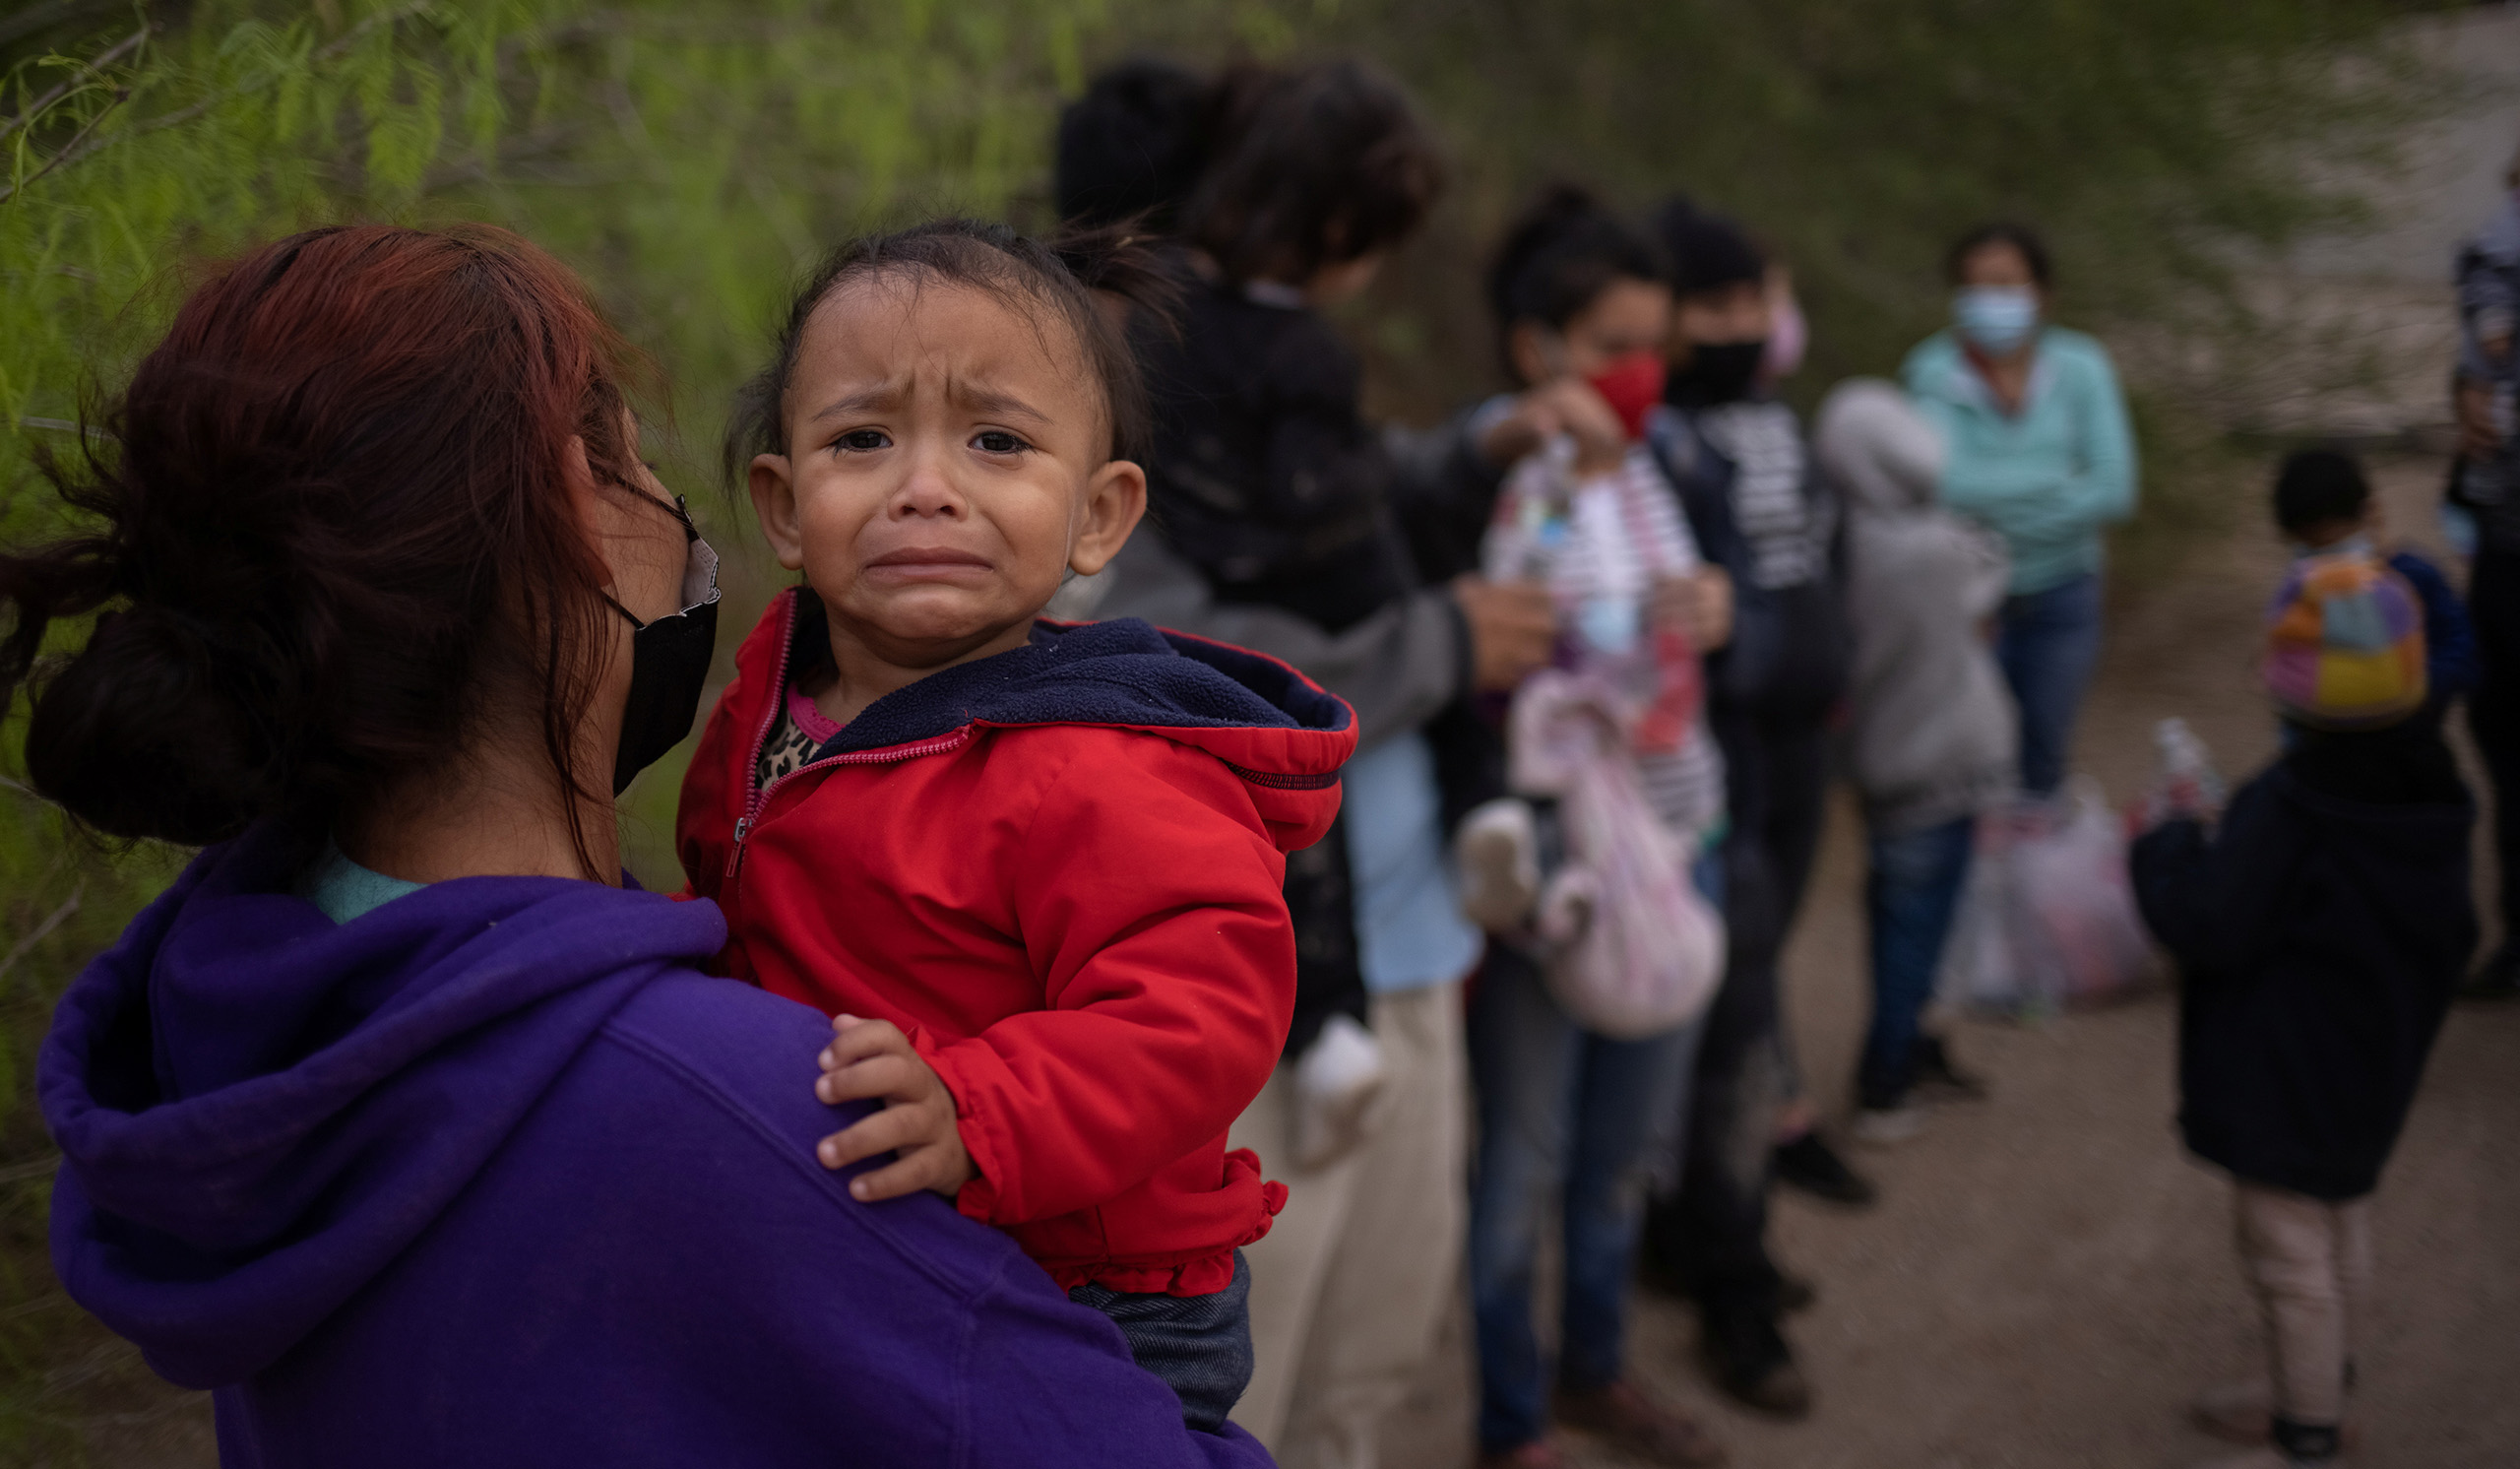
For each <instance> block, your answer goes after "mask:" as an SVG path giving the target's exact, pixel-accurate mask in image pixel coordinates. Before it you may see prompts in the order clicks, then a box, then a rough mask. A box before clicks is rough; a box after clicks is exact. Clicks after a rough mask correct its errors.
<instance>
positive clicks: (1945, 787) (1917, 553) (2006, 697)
mask: <svg viewBox="0 0 2520 1469" xmlns="http://www.w3.org/2000/svg"><path fill="white" fill-rule="evenodd" d="M1813 441H1814V448H1815V451H1816V454H1817V458H1818V460H1819V465H1820V471H1821V473H1822V474H1824V475H1826V476H1827V477H1828V479H1829V480H1830V482H1831V483H1832V484H1834V485H1835V486H1836V488H1837V490H1838V492H1839V495H1840V496H1841V498H1842V500H1843V502H1844V504H1845V505H1846V507H1847V539H1846V557H1847V577H1846V609H1847V621H1848V624H1849V625H1850V626H1851V627H1852V628H1853V629H1854V633H1855V676H1854V683H1853V686H1852V688H1851V689H1850V691H1849V699H1848V703H1849V714H1850V718H1849V720H1848V722H1847V729H1846V752H1845V753H1846V763H1847V768H1848V770H1849V771H1850V773H1851V774H1852V775H1853V777H1854V779H1855V785H1856V790H1857V792H1858V793H1859V795H1860V796H1861V798H1862V799H1863V807H1864V816H1865V819H1866V820H1867V821H1868V822H1869V823H1870V824H1871V826H1872V829H1873V831H1874V832H1875V833H1876V834H1879V835H1896V834H1898V833H1901V832H1909V831H1916V830H1919V829H1922V828H1923V827H1927V826H1934V825H1939V824H1941V823H1942V822H1945V821H1950V820H1954V819H1956V818H1958V817H1962V816H1968V815H1972V814H1975V813H1976V812H1978V811H1980V810H1982V809H1984V808H1985V806H1987V805H1988V804H1989V803H1991V802H1992V801H1994V800H1996V799H1999V798H2002V797H2003V796H2005V795H2006V794H2008V793H2009V792H2011V791H2012V790H2013V788H2014V787H2015V785H2016V784H2017V783H2018V782H2017V771H2018V766H2017V759H2018V756H2017V740H2018V737H2019V736H2018V733H2017V723H2016V722H2017V718H2018V717H2017V715H2016V713H2015V711H2014V708H2013V703H2012V697H2011V695H2010V694H2009V693H2008V692H2006V690H2005V688H2004V681H2003V674H2002V672H2001V671H1999V670H1998V669H1997V668H1996V666H1995V659H1994V654H1993V652H1992V650H1990V649H1989V648H1988V647H1987V644H1986V641H1985V635H1984V633H1983V631H1982V625H1983V623H1984V621H1985V618H1986V617H1987V615H1988V614H1990V613H1991V612H1993V611H1994V609H1995V608H1996V607H1997V606H1998V605H2000V604H2001V603H2002V601H2003V598H2004V588H2005V584H2006V580H2007V569H2008V568H2007V567H2006V564H2005V558H2004V550H2003V543H2002V542H2000V541H1998V540H1996V539H1995V538H1994V537H1993V536H1992V535H1991V534H1989V533H1988V532H1986V531H1985V530H1983V529H1981V528H1979V527H1977V526H1974V525H1971V524H1970V523H1968V522H1966V521H1964V520H1962V519H1961V518H1960V517H1958V516H1956V515H1954V514H1952V513H1951V512H1950V511H1948V510H1945V509H1943V508H1942V507H1941V506H1939V505H1937V504H1935V503H1934V499H1933V495H1934V486H1935V485H1936V484H1937V483H1938V482H1940V480H1941V478H1942V466H1943V452H1944V451H1943V445H1942V442H1941V439H1940V438H1939V437H1938V436H1937V435H1936V434H1935V432H1934V429H1933V426H1932V425H1931V424H1929V423H1927V422H1926V421H1925V420H1924V419H1923V418H1922V417H1921V416H1920V415H1918V414H1917V412H1916V410H1915V409H1914V408H1912V407H1910V405H1909V403H1908V398H1907V395H1906V394H1905V393H1902V392H1901V391H1900V390H1899V389H1898V388H1897V387H1895V386H1893V385H1892V384H1890V383H1887V382H1884V381H1881V380H1880V379H1878V378H1855V379H1851V380H1849V381H1847V382H1844V383H1841V384H1839V385H1838V386H1837V387H1836V388H1835V389H1834V390H1832V391H1831V392H1830V394H1829V397H1828V401H1827V402H1826V403H1824V404H1822V405H1821V408H1820V417H1819V428H1818V431H1817V432H1816V433H1815V434H1814V435H1813Z"/></svg>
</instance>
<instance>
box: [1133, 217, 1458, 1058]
mask: <svg viewBox="0 0 2520 1469" xmlns="http://www.w3.org/2000/svg"><path fill="white" fill-rule="evenodd" d="M1183 276H1184V289H1183V294H1182V298H1181V306H1180V311H1179V316H1178V320H1177V324H1176V325H1175V327H1174V328H1173V329H1172V330H1165V329H1163V328H1161V327H1159V326H1156V325H1153V324H1151V323H1150V324H1142V326H1141V330H1140V333H1139V336H1138V342H1137V345H1138V349H1139V351H1140V354H1141V357H1142V359H1143V361H1144V362H1145V365H1146V370H1147V385H1148V391H1149V395H1150V397H1151V398H1152V399H1153V402H1154V407H1155V442H1154V444H1153V446H1152V452H1151V453H1150V454H1149V455H1148V456H1147V465H1146V470H1147V503H1148V511H1149V519H1150V520H1151V521H1152V522H1153V531H1154V533H1155V534H1156V535H1158V536H1160V537H1161V538H1162V539H1163V542H1164V543H1165V548H1166V550H1168V551H1169V552H1170V557H1168V558H1167V559H1172V560H1177V561H1178V562H1180V563H1185V564H1186V565H1187V566H1189V567H1190V568H1191V569H1192V570H1193V571H1195V572H1196V574H1197V576H1198V577H1199V579H1200V580H1201V581H1203V582H1204V583H1205V584H1206V590H1207V591H1208V593H1209V594H1210V595H1211V596H1212V597H1213V599H1214V601H1215V603H1218V604H1229V605H1239V606H1243V607H1269V608H1275V609H1278V610H1280V611H1284V612H1289V613H1292V614H1293V615H1295V616H1297V617H1299V618H1302V619H1304V620H1305V621H1306V622H1309V623H1311V624H1313V625H1315V626H1317V627H1318V628H1320V629H1321V630H1322V631H1324V632H1325V633H1328V634H1331V635H1333V636H1334V637H1335V636H1336V635H1339V634H1343V633H1346V632H1348V631H1350V630H1351V629H1355V631H1356V632H1357V634H1358V635H1359V636H1362V635H1364V633H1365V631H1366V625H1367V623H1368V619H1375V618H1377V617H1387V616H1389V615H1390V614H1391V613H1392V612H1393V611H1394V610H1400V611H1401V612H1402V613H1403V616H1402V618H1401V621H1402V622H1404V623H1406V624H1408V626H1411V627H1418V628H1420V629H1421V630H1424V631H1427V632H1430V633H1431V634H1432V636H1431V637H1428V636H1418V635H1409V636H1402V637H1396V638H1394V639H1392V640H1388V641H1387V640H1384V639H1381V638H1379V637H1377V638H1375V639H1374V641H1375V642H1376V643H1377V644H1378V645H1381V646H1384V647H1385V648H1386V649H1387V651H1394V652H1403V651H1405V652H1407V653H1409V654H1410V655H1412V656H1413V658H1415V659H1417V660H1418V661H1419V662H1422V661H1424V658H1425V656H1426V655H1428V654H1430V653H1433V652H1435V651H1436V649H1435V648H1434V647H1433V646H1432V644H1434V643H1438V642H1439V643H1440V644H1441V645H1442V647H1441V652H1442V657H1443V659H1444V662H1445V665H1446V666H1445V667H1444V668H1443V669H1442V670H1441V671H1440V673H1439V674H1438V676H1439V677H1440V678H1441V679H1442V680H1444V681H1446V682H1448V683H1450V684H1451V685H1453V686H1455V687H1456V688H1458V687H1461V686H1466V685H1467V684H1468V682H1469V669H1468V667H1467V665H1468V655H1469V638H1468V634H1467V632H1466V630H1464V629H1463V628H1462V627H1461V625H1460V620H1461V619H1460V614H1459V611H1458V609H1457V608H1454V607H1452V604H1451V602H1450V600H1449V599H1448V598H1443V597H1442V596H1441V595H1440V594H1430V593H1426V592H1424V591H1423V589H1422V588H1421V586H1420V583H1419V581H1418V576H1417V574H1416V572H1415V569H1414V568H1413V566H1412V565H1411V556H1410V543H1409V539H1408V537H1407V535H1406V534H1405V533H1404V532H1403V530H1402V528H1401V523H1400V511H1401V509H1402V507H1403V504H1404V502H1407V503H1413V504H1414V503H1417V502H1418V501H1422V500H1424V499H1426V498H1427V497H1428V496H1435V497H1438V498H1440V497H1441V496H1442V495H1444V494H1446V493H1448V492H1449V485H1450V484H1451V482H1452V481H1453V480H1454V479H1457V478H1459V477H1461V476H1462V475H1464V474H1465V473H1469V472H1470V471H1467V470H1465V468H1464V466H1465V462H1466V459H1475V457H1476V456H1475V455H1474V454H1470V453H1469V451H1467V450H1466V449H1465V448H1464V447H1463V445H1462V444H1461V443H1458V442H1456V440H1458V439H1459V438H1460V435H1459V434H1457V433H1456V434H1453V435H1450V436H1444V435H1435V436H1429V437H1427V438H1426V439H1425V440H1424V441H1423V442H1422V443H1419V444H1418V445H1417V446H1416V451H1415V452H1413V453H1412V454H1411V456H1410V461H1411V462H1410V464H1409V465H1407V466H1402V465H1397V464H1395V462H1394V459H1393V457H1392V454H1391V452H1390V449H1389V448H1388V447H1387V445H1386V443H1385V441H1384V438H1383V436H1382V435H1381V434H1378V433H1377V432H1375V431H1374V429H1373V428H1372V427H1371V426H1370V425H1368V424H1367V423H1366V422H1365V420H1364V415H1363V413H1362V411H1361V406H1360V399H1361V395H1362V373H1361V369H1360V368H1359V366H1358V364H1357V361H1356V357H1355V353H1354V352H1352V351H1349V349H1348V346H1347V344H1346V343H1345V342H1343V341H1341V340H1340V338H1339V335H1338V333H1337V332H1336V331H1334V330H1333V329H1332V328H1331V326H1330V324H1329V323H1328V322H1327V321H1325V320H1323V319H1322V318H1321V317H1320V316H1319V315H1318V314H1316V313H1314V312H1312V311H1309V310H1304V309H1300V308H1293V307H1288V306H1281V305H1273V304H1270V303H1267V302H1263V301H1258V300H1254V299H1252V298H1251V296H1250V295H1249V294H1248V293H1246V292H1245V291H1243V290H1241V289H1239V288H1238V287H1234V286H1232V285H1230V284H1228V283H1224V282H1217V281H1210V280H1206V279H1203V278H1201V277H1199V276H1198V275H1196V274H1195V273H1194V272H1192V271H1191V270H1190V269H1189V268H1188V266H1187V263H1186V261H1185V262H1184V263H1183ZM1491 478H1492V477H1491ZM1420 480H1423V481H1425V482H1424V483H1423V484H1422V485H1420V484H1419V483H1418V481H1420ZM1412 487H1415V490H1416V493H1415V495H1414V497H1413V494H1412V493H1411V488H1412ZM1487 492H1488V495H1489V497H1490V499H1491V500H1492V498H1493V494H1494V488H1493V484H1492V483H1490V484H1489V486H1488V491H1487ZM1140 534H1141V535H1145V534H1147V533H1146V532H1143V531H1142V532H1140ZM1125 554H1126V553H1125V552H1124V555H1125ZM1137 559H1138V560H1139V562H1140V563H1141V564H1143V563H1144V560H1145V558H1144V555H1143V553H1142V554H1141V555H1140V556H1139V557H1138V558H1137ZM1127 595H1128V594H1127V592H1126V589H1125V588H1124V589H1123V592H1122V594H1121V597H1122V606H1123V607H1124V608H1125V609H1128V610H1133V611H1136V610H1142V611H1148V612H1156V613H1157V615H1161V613H1160V612H1157V609H1155V608H1152V607H1135V606H1131V605H1129V604H1128V603H1127V601H1126V599H1127ZM1430 599H1431V600H1433V601H1435V602H1437V603H1439V604H1440V606H1441V607H1442V609H1443V611H1442V613H1441V614H1439V615H1436V616H1434V617H1432V618H1430V617H1428V616H1425V615H1418V613H1422V612H1424V611H1425V610H1426V609H1425V608H1424V607H1422V606H1420V607H1414V608H1413V607H1409V606H1408V605H1410V604H1422V603H1424V602H1426V601H1428V600H1430ZM1430 620H1431V621H1433V622H1435V623H1438V624H1440V625H1439V626H1435V627H1432V628H1427V626H1426V624H1428V623H1429V621H1430ZM1198 630H1201V631H1209V632H1226V631H1228V630H1227V629H1223V628H1213V627H1211V628H1203V629H1198ZM1396 631H1398V632H1404V633H1405V632H1406V631H1407V628H1406V627H1403V628H1398V629H1396ZM1296 662H1297V664H1298V667H1301V666H1302V660H1301V659H1300V658H1298V659H1297V660H1296ZM1306 671H1308V672H1309V671H1315V670H1310V669H1307V670H1306ZM1384 672H1385V674H1386V676H1385V677H1384V679H1383V682H1384V683H1386V684H1390V683H1405V684H1411V685H1415V684H1417V683H1418V682H1420V681H1421V680H1423V679H1424V678H1425V676H1426V672H1427V671H1425V670H1423V669H1407V670H1398V671H1389V670H1386V671H1384ZM1451 702H1452V705H1454V706H1458V705H1459V704H1460V702H1461V700H1460V698H1459V696H1458V695H1456V696H1455V697H1454V698H1453V699H1452V701H1451ZM1454 717H1455V716H1454V715H1453V714H1452V713H1451V712H1450V711H1449V710H1448V711H1447V713H1446V714H1445V715H1443V716H1439V719H1443V720H1450V719H1452V718H1454ZM1419 718H1421V719H1422V718H1423V716H1420V717H1419ZM1443 744H1444V741H1442V740H1441V739H1439V740H1438V745H1439V747H1441V746H1442V745H1443ZM1286 898H1287V910H1288V913H1289V915H1290V916H1291V917H1292V920H1293V924H1294V930H1295V1012H1294V1020H1293V1024H1292V1027H1291V1028H1290V1031H1289V1034H1288V1038H1287V1054H1289V1055H1294V1054H1300V1053H1301V1052H1303V1051H1304V1050H1305V1049H1306V1048H1307V1047H1309V1046H1310V1045H1311V1044H1312V1042H1313V1039H1314V1038H1315V1037H1316V1036H1318V1035H1319V1034H1320V1031H1321V1027H1322V1026H1323V1024H1325V1023H1326V1022H1327V1021H1328V1020H1329V1018H1330V1017H1331V1016H1332V1015H1334V1014H1339V1013H1346V1014H1350V1015H1354V1016H1355V1017H1356V1018H1358V1019H1360V1020H1361V1019H1363V1018H1364V1016H1365V1011H1366V992H1365V987H1364V977H1363V973H1362V970H1361V968H1360V965H1359V959H1358V951H1357V942H1356V930H1355V884H1354V874H1353V873H1352V872H1351V871H1350V870H1349V863H1348V847H1347V833H1346V829H1345V824H1344V819H1343V822H1342V824H1341V825H1339V826H1335V827H1333V828H1332V830H1331V832H1330V834H1329V835H1328V836H1327V837H1325V838H1324V839H1323V840H1322V841H1320V842H1318V843H1315V844H1314V845H1313V846H1311V847H1309V848H1306V849H1304V850H1302V851H1300V852H1295V853H1292V854H1290V855H1289V857H1288V860H1287V885H1286Z"/></svg>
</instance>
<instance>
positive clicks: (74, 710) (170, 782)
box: [26, 603, 282, 846]
mask: <svg viewBox="0 0 2520 1469" xmlns="http://www.w3.org/2000/svg"><path fill="white" fill-rule="evenodd" d="M251 667H252V660H251V659H249V658H248V659H240V658H239V657H238V656H237V651H236V650H231V649H225V648H214V647H213V646H212V644H211V641H210V640H209V639H207V638H205V637H204V636H203V629H202V628H201V627H200V626H199V625H198V624H197V623H195V622H193V620H192V619H190V618H188V617H186V616H184V615H183V614H181V613H178V612H174V611H172V610H170V609H167V608H163V607H155V606H152V605H149V604H145V603H144V604H141V605H138V606H135V607H130V608H128V609H126V610H121V611H111V612H106V613H104V614H102V615H100V616H99V617H98V618H97V619H96V625H95V632H94V633H92V634H91V635H90V636H89V639H88V645H87V647H86V648H84V649H82V650H81V651H80V652H79V653H78V655H77V656H75V657H73V658H72V659H71V660H70V662H69V663H68V665H67V666H66V667H64V668H63V669H62V670H61V671H59V672H58V673H56V674H54V675H53V676H52V677H51V678H50V679H48V680H46V681H45V684H44V687H43V694H42V697H41V698H39V699H37V700H36V701H35V705H34V715H33V718H32V721H31V722H30V723H29V725H28V728H27V745H26V752H27V753H26V758H27V774H28V775H29V777H30V778H32V780H33V782H34V784H35V788H36V789H37V790H40V791H42V792H43V793H44V794H45V795H46V796H48V797H50V798H53V799H54V800H57V801H59V802H61V804H63V805H64V806H66V807H68V808H69V809H70V810H71V811H72V812H73V813H75V814H76V815H77V816H78V817H79V818H80V819H81V820H82V821H85V822H87V823H88V824H89V825H91V826H94V827H95V828H96V829H97V830H99V831H104V832H108V833H110V834H112V835H114V836H120V837H157V838H161V839H163V840H166V841H170V842H180V843H183V844H185V845H188V846H198V845H201V844H204V843H208V842H215V841H219V840H221V839H222V838H225V837H230V836H233V835H235V834H236V833H237V832H239V831H241V830H243V829H244V826H245V824H246V822H247V821H249V820H250V819H252V817H253V816H254V815H256V814H257V813H259V812H260V811H262V810H264V809H266V808H268V807H269V806H270V805H271V803H272V801H273V799H274V797H275V792H274V790H273V788H272V782H273V777H274V774H275V772H276V771H278V770H279V769H280V768H281V764H282V762H281V760H280V758H279V751H278V750H277V748H276V747H275V738H274V730H275V725H276V722H275V721H272V720H270V719H268V718H257V717H256V714H255V713H254V712H253V711H252V710H250V709H249V708H248V705H247V701H246V700H245V699H244V698H240V697H239V696H240V695H241V694H244V693H245V692H246V691H247V688H248V687H249V686H250V684H251V683H252V682H253V681H255V680H254V679H253V677H252V674H251V671H250V670H251Z"/></svg>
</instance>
